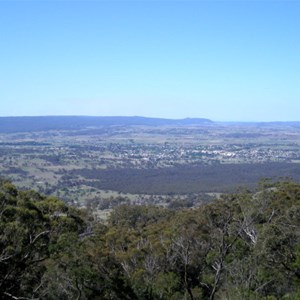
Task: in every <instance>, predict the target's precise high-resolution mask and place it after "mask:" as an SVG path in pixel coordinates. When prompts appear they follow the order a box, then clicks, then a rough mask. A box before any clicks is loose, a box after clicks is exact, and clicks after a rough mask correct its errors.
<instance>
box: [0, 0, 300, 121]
mask: <svg viewBox="0 0 300 300" xmlns="http://www.w3.org/2000/svg"><path fill="white" fill-rule="evenodd" d="M0 46H1V47H0V101H1V102H0V103H1V109H0V116H19V115H99V116H105V115H106V116H107V115H124V116H131V115H140V116H150V117H166V118H184V117H205V118H210V119H212V120H216V121H291V120H300V1H242V0H241V1H238V0H237V1H222V0H221V1H170V0H168V1H153V0H148V1H125V0H123V1H83V0H82V1H43V0H41V1H38V0H36V1H0Z"/></svg>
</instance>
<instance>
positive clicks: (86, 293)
mask: <svg viewBox="0 0 300 300" xmlns="http://www.w3.org/2000/svg"><path fill="white" fill-rule="evenodd" d="M299 291H300V185H299V184H296V183H291V182H280V183H272V184H271V183H269V182H268V183H264V184H262V185H261V187H260V189H259V190H258V191H256V192H255V193H251V192H249V191H241V192H240V193H236V194H233V195H225V196H224V197H223V198H222V199H219V200H215V201H213V202H211V203H208V204H205V205H202V206H201V207H199V208H197V209H183V210H178V211H175V210H169V209H163V208H158V207H153V206H148V207H146V206H128V205H122V206H119V207H117V208H116V209H115V210H114V211H113V213H112V214H111V216H110V219H109V220H108V223H107V224H106V225H104V224H101V223H99V222H96V221H94V220H93V219H92V218H91V216H89V215H88V214H87V213H86V212H85V211H83V210H78V209H75V208H73V207H69V206H67V205H65V204H64V203H63V202H61V201H60V200H58V199H56V198H53V197H45V196H42V195H40V194H38V193H36V192H34V191H19V190H18V189H16V188H15V187H14V186H13V185H12V184H11V183H10V182H7V181H4V180H3V181H1V183H0V298H1V299H22V298H23V299H24V298H28V299H31V298H36V299H49V300H52V299H53V300H54V299H128V300H129V299H141V300H143V299H161V300H163V299H166V300H167V299H173V300H175V299H178V300H179V299H233V300H234V299H246V300H254V299H290V300H291V299H293V300H295V299H300V298H299V295H300V293H299Z"/></svg>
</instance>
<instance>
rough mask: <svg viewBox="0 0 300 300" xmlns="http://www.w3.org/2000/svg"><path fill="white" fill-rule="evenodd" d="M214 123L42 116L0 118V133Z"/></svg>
mask: <svg viewBox="0 0 300 300" xmlns="http://www.w3.org/2000/svg"><path fill="white" fill-rule="evenodd" d="M210 123H213V122H212V121H211V120H209V119H204V118H186V119H177V120H176V119H160V118H146V117H87V116H45V117H43V116H41V117H0V132H1V133H13V132H27V131H47V130H80V129H85V128H90V127H102V126H114V125H119V126H131V125H144V126H163V125H198V124H199V125H202V124H210Z"/></svg>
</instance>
